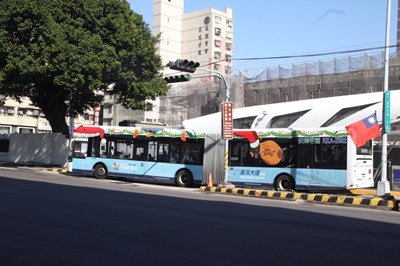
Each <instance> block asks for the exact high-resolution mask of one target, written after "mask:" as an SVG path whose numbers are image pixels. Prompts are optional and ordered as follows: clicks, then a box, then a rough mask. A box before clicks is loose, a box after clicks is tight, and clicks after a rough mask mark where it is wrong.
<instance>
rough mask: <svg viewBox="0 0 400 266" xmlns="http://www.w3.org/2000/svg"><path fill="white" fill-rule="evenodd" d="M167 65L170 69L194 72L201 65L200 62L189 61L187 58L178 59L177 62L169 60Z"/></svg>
mask: <svg viewBox="0 0 400 266" xmlns="http://www.w3.org/2000/svg"><path fill="white" fill-rule="evenodd" d="M166 66H167V67H169V68H170V69H174V70H179V71H183V72H189V73H194V72H195V71H196V68H197V67H199V66H200V63H199V62H194V61H189V60H187V59H178V60H176V61H175V62H173V61H169V63H168V64H167V65H166Z"/></svg>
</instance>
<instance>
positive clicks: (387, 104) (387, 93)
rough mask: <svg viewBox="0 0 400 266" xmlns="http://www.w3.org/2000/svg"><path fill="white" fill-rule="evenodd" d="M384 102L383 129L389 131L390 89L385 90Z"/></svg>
mask: <svg viewBox="0 0 400 266" xmlns="http://www.w3.org/2000/svg"><path fill="white" fill-rule="evenodd" d="M384 100H385V102H384V108H385V109H384V119H383V122H384V123H385V124H384V129H385V133H389V132H390V130H391V128H390V91H385V99H384Z"/></svg>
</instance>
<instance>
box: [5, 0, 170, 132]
mask: <svg viewBox="0 0 400 266" xmlns="http://www.w3.org/2000/svg"><path fill="white" fill-rule="evenodd" d="M158 42H159V37H158V36H152V35H151V31H150V29H149V26H148V25H147V24H146V23H145V22H144V21H143V18H142V16H141V15H139V14H136V13H135V12H133V11H132V10H131V9H130V7H129V4H128V2H127V1H126V0H69V1H65V0H7V1H4V0H1V1H0V95H1V97H3V99H4V98H5V97H11V98H14V99H16V100H20V99H21V97H28V98H29V99H30V100H31V101H32V103H33V105H35V106H37V107H39V108H40V109H41V110H42V111H43V113H44V114H45V116H46V118H47V120H48V121H49V123H50V125H51V127H52V130H53V132H62V133H65V134H66V133H68V126H67V123H66V120H65V117H66V115H67V113H68V110H69V108H72V110H73V111H74V114H83V113H84V112H85V110H88V109H89V108H94V107H95V106H96V105H97V104H99V103H101V101H102V99H103V95H102V93H100V92H102V91H103V92H104V91H105V90H106V89H108V88H109V87H110V86H111V87H112V90H111V93H112V94H116V95H118V99H119V103H121V104H122V105H123V106H124V107H126V108H130V109H142V110H145V108H146V102H145V100H146V99H153V100H154V99H155V98H156V97H158V96H162V95H165V94H166V93H167V91H168V86H167V84H166V83H165V81H164V80H163V78H162V74H161V70H162V62H161V58H160V56H159V55H158V54H157V44H158ZM70 94H71V95H72V98H71V99H72V100H71V101H70Z"/></svg>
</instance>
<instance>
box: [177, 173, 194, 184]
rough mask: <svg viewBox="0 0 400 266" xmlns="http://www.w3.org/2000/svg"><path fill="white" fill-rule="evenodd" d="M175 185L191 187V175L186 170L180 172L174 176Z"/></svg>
mask: <svg viewBox="0 0 400 266" xmlns="http://www.w3.org/2000/svg"><path fill="white" fill-rule="evenodd" d="M175 183H176V184H177V185H178V186H179V187H191V186H192V185H193V177H192V174H191V173H190V172H189V171H187V170H180V171H179V172H178V173H177V174H176V176H175Z"/></svg>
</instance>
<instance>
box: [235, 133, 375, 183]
mask: <svg viewBox="0 0 400 266" xmlns="http://www.w3.org/2000/svg"><path fill="white" fill-rule="evenodd" d="M234 135H235V138H234V139H233V140H231V141H230V142H229V166H228V168H229V169H228V181H229V182H230V183H232V184H233V185H235V186H242V187H266V188H275V189H277V190H346V189H355V188H366V187H373V186H374V178H373V150H372V148H373V147H372V141H368V142H367V143H366V144H365V145H364V146H362V147H360V148H356V146H355V144H354V143H353V141H352V139H351V138H350V136H349V135H348V134H347V132H346V131H345V130H344V129H339V128H338V129H333V128H317V129H311V128H308V129H301V130H300V129H286V128H285V129H276V128H274V129H257V130H256V131H254V130H236V131H234ZM251 142H253V143H251Z"/></svg>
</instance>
